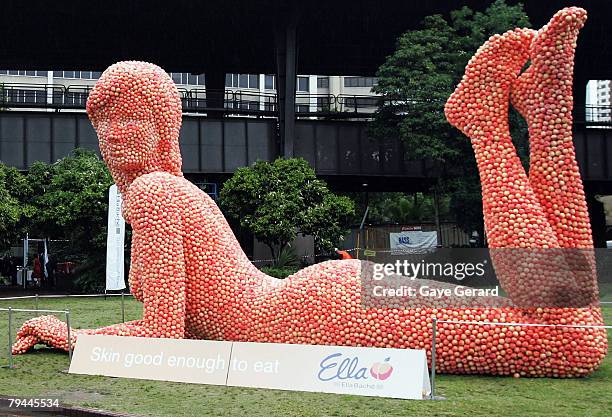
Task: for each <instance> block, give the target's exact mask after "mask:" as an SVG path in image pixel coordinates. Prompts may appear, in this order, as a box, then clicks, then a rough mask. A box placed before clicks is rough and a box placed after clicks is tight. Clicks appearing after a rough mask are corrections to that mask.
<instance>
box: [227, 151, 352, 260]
mask: <svg viewBox="0 0 612 417" xmlns="http://www.w3.org/2000/svg"><path fill="white" fill-rule="evenodd" d="M220 203H221V207H222V208H223V209H224V211H225V213H226V214H227V215H228V216H229V217H232V218H234V219H236V220H238V221H239V222H240V226H241V227H243V228H245V229H246V230H248V231H249V232H251V233H253V234H254V235H255V236H256V237H257V239H259V240H260V241H262V242H263V243H265V244H267V245H268V246H270V247H271V250H272V252H273V254H274V250H273V247H274V246H278V247H280V248H281V249H282V248H283V247H284V246H286V245H287V244H288V243H289V242H291V241H292V240H293V239H295V238H296V236H297V233H298V232H302V233H305V234H312V235H313V236H314V238H315V245H316V246H317V248H318V249H331V248H333V246H334V245H335V244H337V243H338V241H339V240H340V239H341V238H342V236H343V235H344V234H345V232H346V230H345V226H346V223H347V222H348V219H349V218H350V217H351V216H353V214H354V204H353V202H352V201H351V200H350V199H348V198H346V197H339V196H336V195H334V194H332V193H331V192H330V191H329V190H328V189H327V186H326V184H325V183H324V182H323V181H321V180H318V179H317V177H316V175H315V172H314V170H313V169H312V168H311V167H310V165H309V164H308V162H306V161H305V160H303V159H299V158H293V159H282V158H279V159H277V160H276V161H274V162H273V163H269V162H265V161H258V162H256V163H255V164H254V165H253V166H251V167H245V168H240V169H238V170H236V172H235V173H234V175H233V176H232V178H230V179H229V180H228V181H227V182H226V183H225V184H224V186H223V189H222V190H221V195H220ZM273 256H274V255H273ZM274 257H276V256H274Z"/></svg>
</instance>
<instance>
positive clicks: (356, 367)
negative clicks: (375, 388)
mask: <svg viewBox="0 0 612 417" xmlns="http://www.w3.org/2000/svg"><path fill="white" fill-rule="evenodd" d="M390 362H391V357H388V358H386V359H385V360H384V361H382V362H376V363H374V364H372V365H371V366H369V367H368V366H363V365H362V364H361V363H360V362H359V357H358V356H355V357H350V356H343V355H342V354H341V353H332V354H331V355H329V356H326V357H325V358H323V360H322V361H321V363H320V364H319V373H318V375H317V377H318V378H319V380H320V381H323V382H326V381H334V380H354V381H362V380H367V379H369V377H370V376H371V377H372V378H374V379H377V380H379V381H384V380H386V379H388V378H389V377H390V376H391V374H392V373H393V366H391V363H390Z"/></svg>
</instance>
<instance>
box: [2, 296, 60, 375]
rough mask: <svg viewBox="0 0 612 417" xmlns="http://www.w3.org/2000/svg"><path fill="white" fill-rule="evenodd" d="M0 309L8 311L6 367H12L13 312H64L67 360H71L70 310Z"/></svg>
mask: <svg viewBox="0 0 612 417" xmlns="http://www.w3.org/2000/svg"><path fill="white" fill-rule="evenodd" d="M0 311H6V312H8V314H7V316H8V366H7V367H8V368H9V369H13V368H14V367H15V366H14V363H13V313H50V314H65V315H66V331H67V341H68V362H69V363H70V362H71V361H72V343H71V341H72V337H71V335H70V310H40V309H35V310H32V309H27V308H12V307H9V308H0Z"/></svg>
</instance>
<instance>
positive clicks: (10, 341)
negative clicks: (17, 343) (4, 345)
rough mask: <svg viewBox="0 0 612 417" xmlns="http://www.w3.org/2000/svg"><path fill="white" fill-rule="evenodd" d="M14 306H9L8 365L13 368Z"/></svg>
mask: <svg viewBox="0 0 612 417" xmlns="http://www.w3.org/2000/svg"><path fill="white" fill-rule="evenodd" d="M12 333H13V308H12V307H9V308H8V354H9V357H8V367H9V369H13V343H12V341H13V334H12Z"/></svg>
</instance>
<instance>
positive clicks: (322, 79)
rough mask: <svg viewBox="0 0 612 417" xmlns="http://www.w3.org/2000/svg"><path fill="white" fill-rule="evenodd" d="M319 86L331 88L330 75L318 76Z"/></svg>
mask: <svg viewBox="0 0 612 417" xmlns="http://www.w3.org/2000/svg"><path fill="white" fill-rule="evenodd" d="M317 88H329V77H317Z"/></svg>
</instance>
